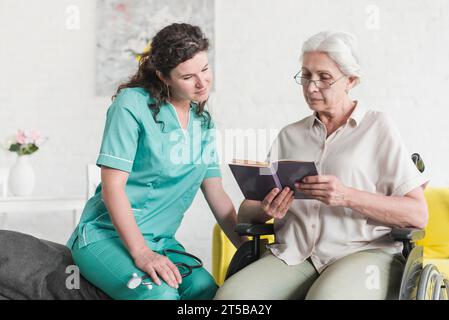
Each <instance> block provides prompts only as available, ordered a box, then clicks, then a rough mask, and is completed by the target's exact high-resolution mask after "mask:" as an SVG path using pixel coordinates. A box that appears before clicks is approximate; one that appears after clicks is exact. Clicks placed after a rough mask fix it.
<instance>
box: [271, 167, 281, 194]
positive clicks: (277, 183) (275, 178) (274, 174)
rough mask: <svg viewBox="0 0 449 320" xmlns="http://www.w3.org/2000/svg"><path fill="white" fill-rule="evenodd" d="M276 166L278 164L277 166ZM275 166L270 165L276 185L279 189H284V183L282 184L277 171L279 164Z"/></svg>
mask: <svg viewBox="0 0 449 320" xmlns="http://www.w3.org/2000/svg"><path fill="white" fill-rule="evenodd" d="M274 166H276V168H275V167H274ZM274 166H273V165H271V166H270V171H271V176H272V177H273V180H274V183H275V184H276V187H277V188H278V189H279V191H282V184H281V181H280V180H279V177H278V175H277V173H276V172H277V164H275V165H274Z"/></svg>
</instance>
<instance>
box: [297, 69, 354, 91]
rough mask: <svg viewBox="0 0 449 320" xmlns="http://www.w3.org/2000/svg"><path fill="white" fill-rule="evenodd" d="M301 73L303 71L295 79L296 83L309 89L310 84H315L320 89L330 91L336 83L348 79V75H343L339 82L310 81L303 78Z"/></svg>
mask: <svg viewBox="0 0 449 320" xmlns="http://www.w3.org/2000/svg"><path fill="white" fill-rule="evenodd" d="M301 72H302V71H299V72H298V73H297V74H295V76H294V77H293V79H295V81H296V83H297V84H300V85H302V86H305V87H307V86H308V85H309V84H310V82H313V83H314V84H315V86H316V87H317V88H318V89H329V88H330V87H332V85H333V84H334V83H335V82H337V81H338V80H340V79H343V78H344V77H346V75H342V76H341V77H340V78H338V79H337V80H334V81H330V80H312V79H309V78H307V77H301Z"/></svg>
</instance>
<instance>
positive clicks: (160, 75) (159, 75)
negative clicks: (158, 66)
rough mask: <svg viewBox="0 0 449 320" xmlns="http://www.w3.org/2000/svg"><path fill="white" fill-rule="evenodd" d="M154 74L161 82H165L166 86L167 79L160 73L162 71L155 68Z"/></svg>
mask: <svg viewBox="0 0 449 320" xmlns="http://www.w3.org/2000/svg"><path fill="white" fill-rule="evenodd" d="M156 76H157V77H158V78H159V80H161V81H162V83H163V84H165V85H166V86H168V81H167V79H165V77H164V75H163V74H162V72H160V71H159V70H156Z"/></svg>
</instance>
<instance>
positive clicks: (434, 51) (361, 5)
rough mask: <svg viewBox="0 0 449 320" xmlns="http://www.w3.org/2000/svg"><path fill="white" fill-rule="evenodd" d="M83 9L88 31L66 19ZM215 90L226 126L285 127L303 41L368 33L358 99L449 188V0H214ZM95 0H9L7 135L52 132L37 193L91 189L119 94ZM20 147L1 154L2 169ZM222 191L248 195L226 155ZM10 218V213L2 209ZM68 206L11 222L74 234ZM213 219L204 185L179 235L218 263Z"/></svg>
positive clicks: (0, 83)
mask: <svg viewBox="0 0 449 320" xmlns="http://www.w3.org/2000/svg"><path fill="white" fill-rule="evenodd" d="M68 6H77V7H78V8H79V12H80V28H79V29H75V30H71V29H68V28H67V27H66V20H67V13H66V9H67V7H68ZM215 9H216V18H215V20H216V26H215V30H216V35H215V39H216V44H215V49H216V50H215V51H216V68H215V76H216V77H215V84H216V86H215V88H216V90H215V92H214V93H213V96H212V97H211V103H210V109H211V111H212V113H213V115H214V117H215V121H216V123H217V125H218V128H219V129H220V131H223V132H224V130H225V129H243V130H245V129H257V128H261V129H262V128H266V129H280V128H282V127H283V126H285V125H286V124H288V123H291V122H294V121H296V120H299V119H300V118H303V117H305V116H307V115H308V114H309V113H310V111H309V110H308V108H307V106H306V104H305V103H304V100H303V98H302V94H301V90H300V87H298V85H296V84H295V82H294V81H293V78H292V77H293V75H294V74H295V73H296V72H297V71H298V68H299V64H298V56H299V52H300V48H301V44H302V42H303V41H304V40H305V39H306V38H307V37H309V36H311V35H312V34H314V33H316V32H318V31H322V30H328V29H338V30H344V31H348V32H351V33H353V34H355V35H356V36H357V37H358V39H359V42H360V51H361V56H362V66H363V71H364V76H365V77H364V79H362V83H361V85H360V86H359V87H358V88H356V89H355V90H354V91H353V93H352V96H353V97H354V98H356V99H358V100H360V101H361V102H363V103H364V104H365V105H366V106H368V107H372V108H374V109H378V110H383V111H386V112H388V113H389V114H390V115H391V116H392V117H393V118H394V119H395V121H396V123H397V124H398V126H399V128H400V130H401V132H402V135H403V137H404V140H405V142H406V144H407V145H408V147H409V149H410V151H411V152H419V153H420V154H421V155H422V157H423V158H424V160H425V162H426V164H427V168H428V169H427V170H428V173H429V175H430V176H431V178H432V182H431V184H432V185H438V186H449V170H448V169H447V164H448V163H449V142H448V141H449V131H448V119H449V105H448V103H447V98H446V96H445V94H446V93H447V92H446V91H447V90H448V88H449V65H448V57H449V42H448V40H447V38H448V35H449V2H448V1H447V0H432V1H424V0H411V1H410V0H395V1H387V0H372V1H366V0H338V1H331V0H316V1H303V0H280V1H274V0H216V5H215ZM95 23H96V22H95V1H93V0H72V1H68V0H41V1H29V0H0V72H1V76H0V140H1V139H3V138H6V137H7V136H8V135H10V134H13V133H15V132H16V130H17V129H18V128H23V129H28V128H36V129H39V130H41V131H42V132H43V133H44V134H45V135H46V136H48V137H50V140H49V141H48V142H47V143H46V144H45V145H44V146H43V148H42V149H41V150H40V151H39V152H37V153H36V154H34V155H33V156H32V163H33V166H34V168H35V171H36V178H37V183H36V188H35V192H34V194H35V195H42V196H44V195H53V196H64V195H83V194H84V193H85V184H86V181H85V180H86V173H85V166H86V164H87V163H93V162H95V160H96V157H97V151H98V149H99V144H100V141H101V135H102V131H103V125H104V119H105V112H106V110H107V107H108V106H109V103H110V97H95V88H94V84H95V77H94V76H95V75H94V72H95V65H94V63H95ZM13 162H14V155H13V154H11V153H8V152H3V151H0V167H9V166H11V165H12V163H13ZM222 171H223V182H224V186H225V189H226V190H227V191H228V193H229V195H230V196H231V199H232V201H233V202H234V204H235V206H236V207H238V206H239V204H240V202H241V200H242V196H241V194H240V191H239V189H238V187H237V185H236V183H235V182H234V180H233V178H232V176H231V174H230V171H229V170H228V168H227V166H226V163H223V164H222ZM0 218H1V217H0ZM71 219H72V217H71V214H70V213H68V212H67V213H65V212H53V213H52V212H48V213H45V214H32V213H23V214H10V215H8V216H7V217H6V218H4V219H3V220H2V219H0V222H1V223H3V226H2V227H3V228H5V229H13V230H19V231H22V232H26V233H30V234H33V235H36V236H39V237H43V238H47V239H50V240H54V241H57V242H61V243H65V241H66V240H67V238H68V236H69V234H70V233H71V231H72V225H71V222H72V220H71ZM213 224H214V219H213V216H212V214H211V212H210V210H209V209H208V207H207V204H206V202H205V200H204V198H203V196H202V195H201V194H200V193H199V194H198V195H197V198H196V199H195V202H194V204H193V205H192V207H191V208H190V209H189V212H188V213H187V214H186V218H185V221H184V224H183V225H182V227H181V229H180V230H179V232H178V239H179V240H181V242H182V243H184V244H185V246H186V248H187V249H188V250H189V251H190V252H192V253H195V254H198V255H199V256H201V257H202V258H203V260H204V262H205V266H206V268H208V269H209V270H210V267H211V266H210V258H211V237H212V227H213Z"/></svg>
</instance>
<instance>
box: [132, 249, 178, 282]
mask: <svg viewBox="0 0 449 320" xmlns="http://www.w3.org/2000/svg"><path fill="white" fill-rule="evenodd" d="M133 259H134V264H135V265H136V266H137V268H139V269H140V270H142V271H144V272H146V273H147V274H148V275H149V276H150V277H151V279H152V280H153V282H154V283H155V284H157V285H158V286H160V285H161V280H160V279H159V277H158V275H159V276H160V277H161V278H162V279H163V280H164V281H165V282H166V283H167V284H168V285H169V286H171V287H173V288H175V289H178V288H179V284H181V282H182V277H181V274H180V273H179V270H178V268H177V267H176V266H175V265H174V263H173V262H171V261H170V259H169V258H167V257H166V256H164V255H161V254H159V253H157V252H154V251H152V250H151V249H150V248H148V247H144V248H142V249H141V250H140V251H139V252H138V253H137V254H136V255H135V256H133Z"/></svg>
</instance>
